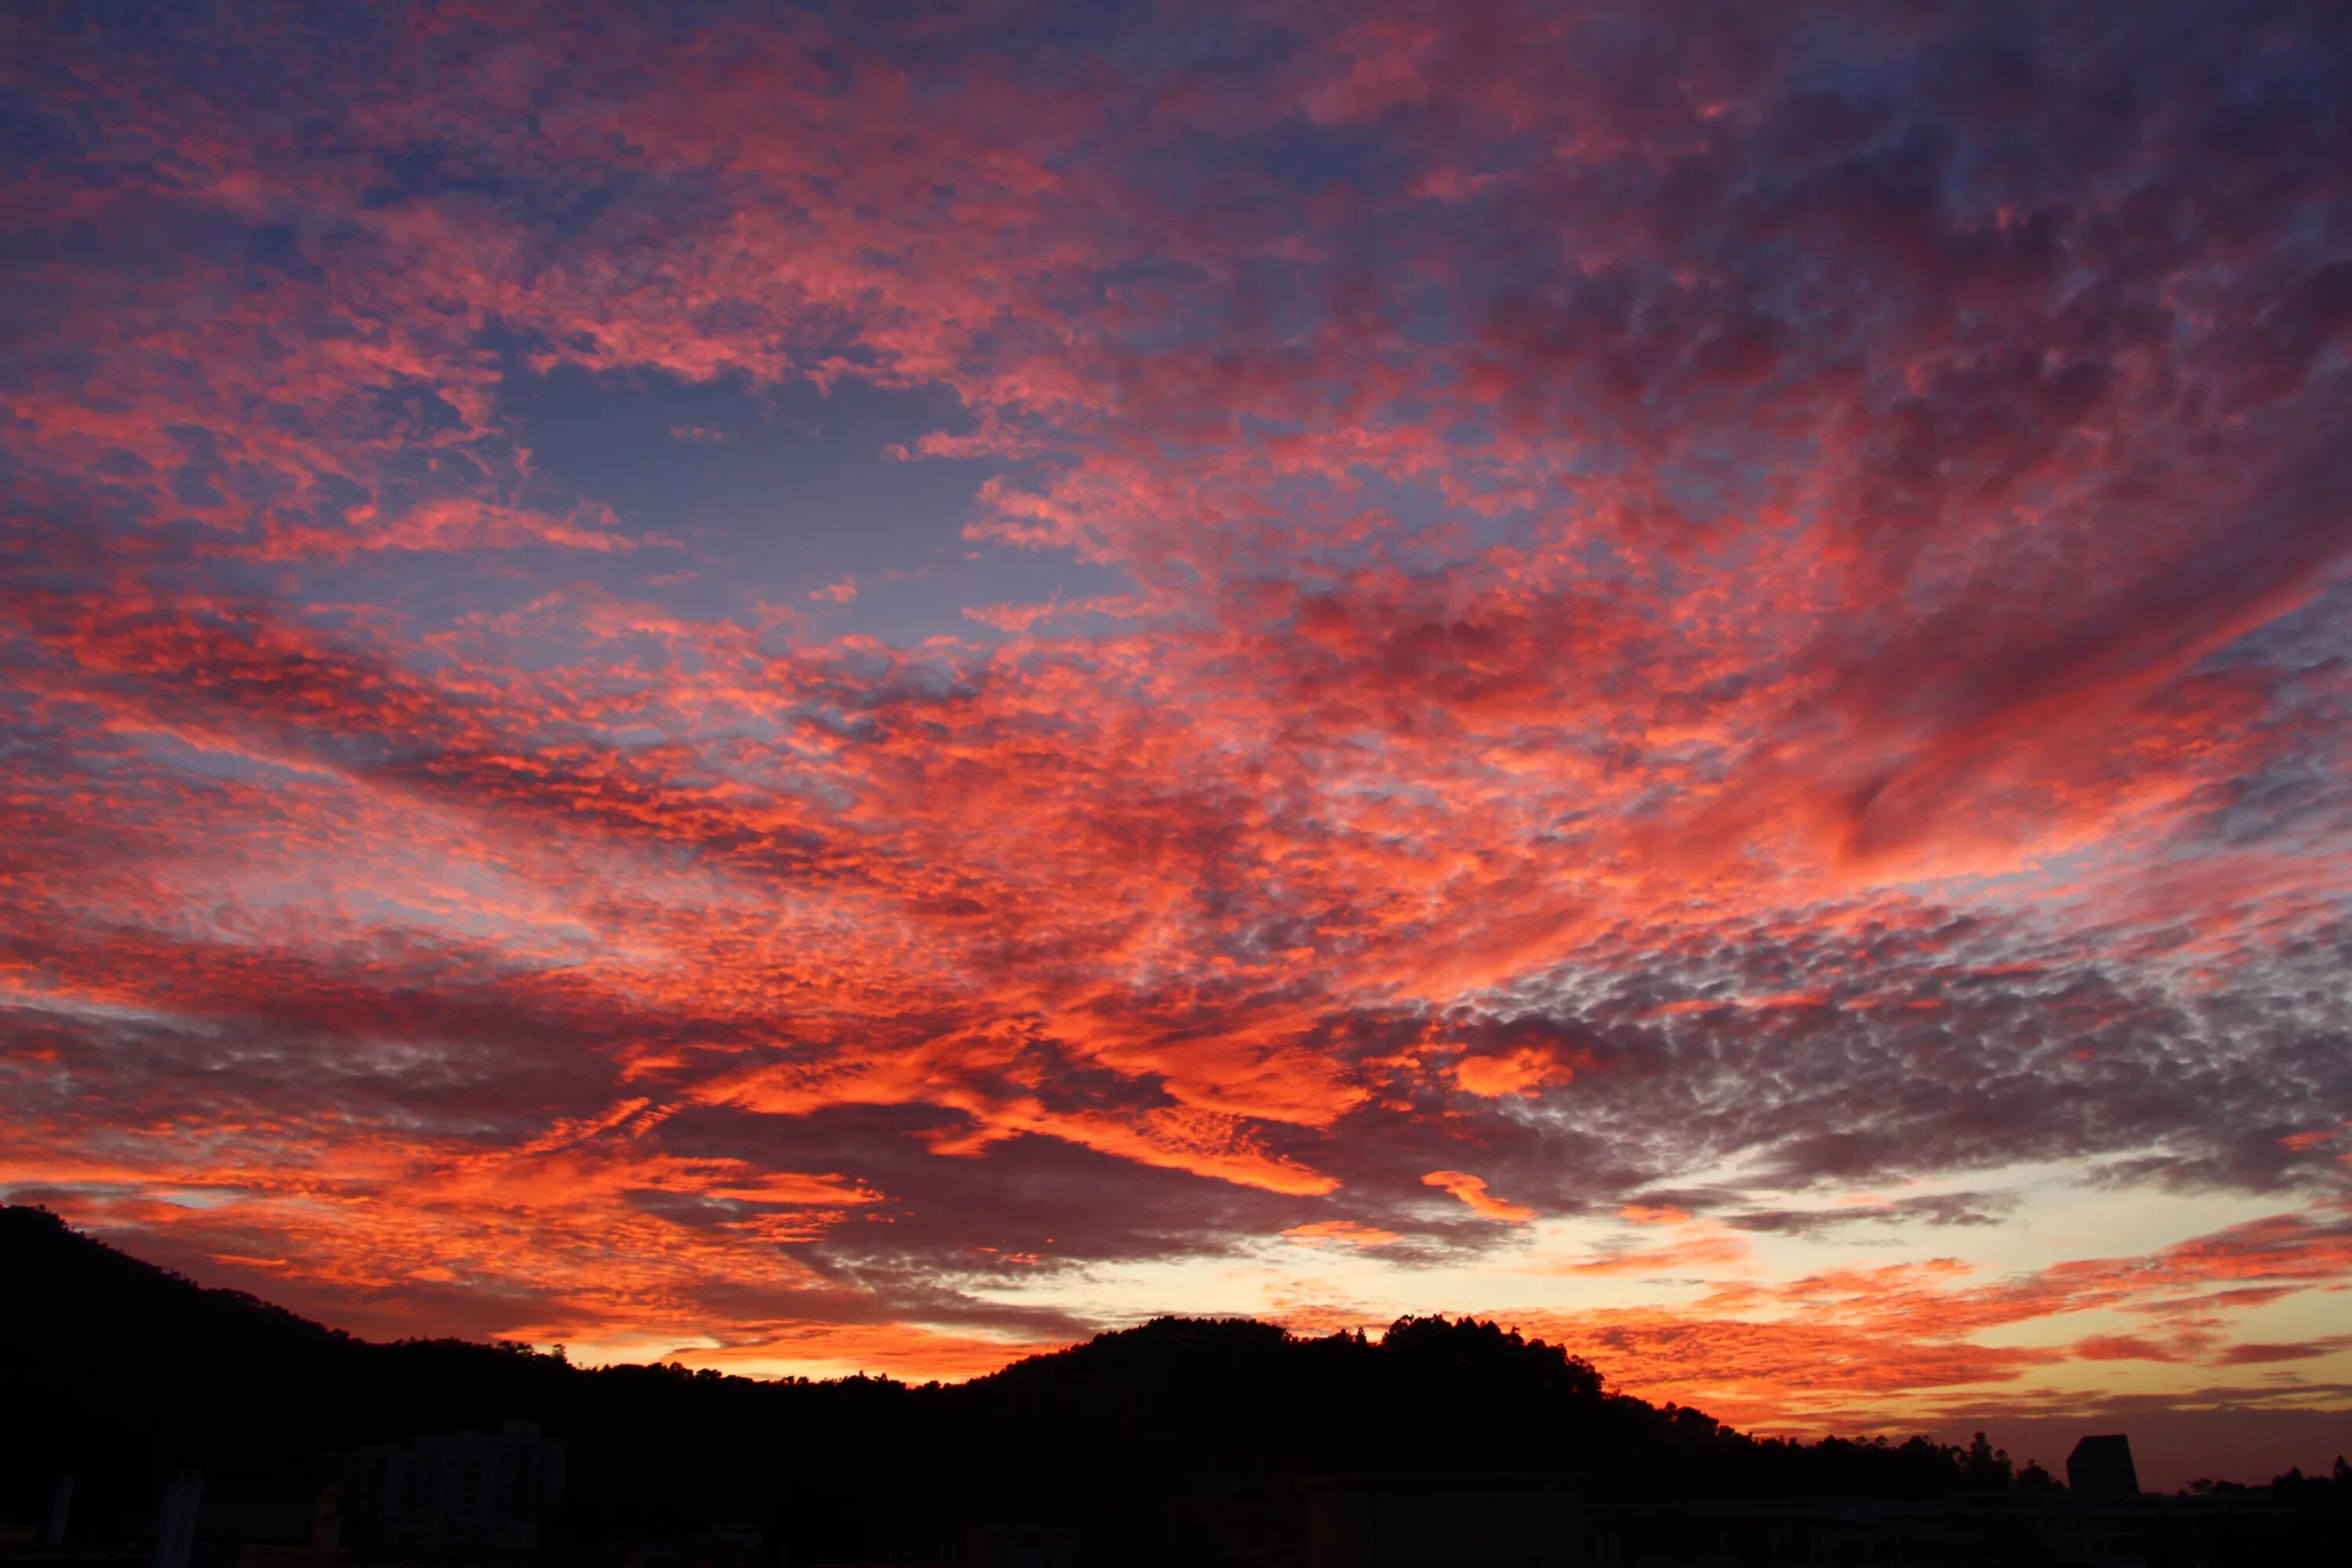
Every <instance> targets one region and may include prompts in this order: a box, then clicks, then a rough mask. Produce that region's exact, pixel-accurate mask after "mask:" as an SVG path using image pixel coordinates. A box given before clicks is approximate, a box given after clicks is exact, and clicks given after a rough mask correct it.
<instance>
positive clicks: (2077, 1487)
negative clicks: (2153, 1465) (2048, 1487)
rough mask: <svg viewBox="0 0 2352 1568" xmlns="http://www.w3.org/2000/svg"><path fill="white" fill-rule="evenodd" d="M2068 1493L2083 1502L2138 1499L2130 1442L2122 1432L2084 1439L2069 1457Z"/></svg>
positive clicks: (2135, 1470)
mask: <svg viewBox="0 0 2352 1568" xmlns="http://www.w3.org/2000/svg"><path fill="white" fill-rule="evenodd" d="M2066 1489H2067V1490H2069V1491H2071V1492H2073V1493H2074V1496H2075V1497H2076V1498H2077V1499H2079V1500H2083V1501H2086V1502H2089V1501H2100V1500H2105V1499H2108V1498H2132V1497H2137V1496H2139V1471H2138V1470H2137V1469H2136V1468H2133V1465H2132V1451H2131V1439H2130V1438H2129V1437H2126V1436H2124V1435H2123V1434H2122V1433H2120V1432H2110V1433H2107V1434H2105V1435H2104V1436H2096V1437H2085V1438H2084V1439H2083V1440H2082V1441H2081V1442H2079V1443H2077V1444H2075V1445H2074V1452H2073V1453H2071V1454H2069V1455H2067V1456H2066Z"/></svg>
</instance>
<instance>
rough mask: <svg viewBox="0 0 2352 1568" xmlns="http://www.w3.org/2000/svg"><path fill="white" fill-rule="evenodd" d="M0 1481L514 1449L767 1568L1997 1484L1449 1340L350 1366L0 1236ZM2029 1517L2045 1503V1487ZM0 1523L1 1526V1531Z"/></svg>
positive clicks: (1427, 1331)
mask: <svg viewBox="0 0 2352 1568" xmlns="http://www.w3.org/2000/svg"><path fill="white" fill-rule="evenodd" d="M0 1278H5V1279H8V1280H11V1281H14V1282H15V1284H14V1285H13V1286H12V1288H10V1289H6V1290H5V1291H0V1301H5V1305H0V1314H5V1319H0V1345H5V1351H0V1356H5V1369H6V1370H5V1386H6V1391H7V1408H8V1410H9V1411H10V1415H9V1416H8V1417H7V1420H6V1424H5V1425H6V1430H5V1438H0V1441H5V1473H6V1475H7V1476H8V1477H10V1478H12V1479H14V1480H16V1481H19V1482H23V1483H26V1484H46V1478H47V1476H49V1475H51V1474H54V1472H55V1471H56V1470H58V1469H59V1468H65V1469H71V1470H74V1471H75V1472H76V1473H77V1474H78V1476H79V1477H80V1478H81V1480H80V1483H79V1485H80V1488H81V1489H80V1491H79V1494H78V1497H79V1500H78V1502H77V1505H76V1506H77V1510H85V1509H87V1510H96V1514H95V1515H94V1516H85V1517H94V1518H95V1519H96V1520H97V1521H99V1522H97V1523H93V1524H89V1525H86V1526H85V1527H84V1528H85V1529H102V1528H103V1527H104V1521H105V1519H106V1518H107V1517H109V1516H110V1510H111V1516H113V1517H117V1518H119V1520H120V1521H122V1522H123V1523H125V1524H126V1526H128V1527H129V1528H132V1529H135V1528H136V1525H137V1524H138V1523H139V1522H141V1520H142V1514H143V1510H148V1509H151V1508H152V1497H153V1496H154V1491H153V1488H154V1485H155V1479H156V1478H157V1477H158V1476H160V1475H161V1473H162V1472H163V1470H164V1469H165V1468H168V1467H171V1466H174V1465H197V1466H202V1467H203V1468H205V1471H206V1473H207V1476H208V1477H210V1478H213V1483H214V1484H222V1485H230V1486H245V1487H257V1488H268V1487H278V1488H287V1489H298V1488H301V1487H305V1486H315V1485H317V1484H318V1482H319V1481H320V1479H321V1477H322V1475H323V1473H324V1472H323V1461H324V1457H325V1456H326V1454H327V1453H328V1452H329V1451H330V1450H331V1449H334V1448H337V1447H349V1446H353V1445H358V1444H362V1443H369V1442H381V1441H395V1442H396V1441H401V1440H404V1439H406V1438H408V1437H410V1436H414V1435H415V1434H418V1433H422V1432H436V1431H450V1430H459V1429H468V1428H478V1429H488V1428H493V1427H495V1426H497V1425H498V1424H499V1423H500V1422H502V1421H506V1420H511V1419H529V1420H535V1421H538V1422H541V1424H543V1426H544V1427H545V1429H546V1431H547V1433H548V1435H549V1436H553V1437H559V1438H562V1440H564V1441H565V1442H566V1443H567V1444H569V1445H570V1480H569V1484H568V1487H567V1490H566V1497H567V1500H566V1503H565V1507H564V1512H563V1518H562V1523H561V1532H560V1533H561V1536H562V1538H564V1539H569V1540H572V1541H574V1542H594V1541H613V1540H618V1539H628V1538H638V1539H643V1538H650V1537H660V1536H677V1535H681V1534H688V1533H691V1532H693V1531H696V1530H698V1529H701V1528H705V1527H708V1526H710V1525H713V1524H716V1523H719V1522H722V1521H723V1522H729V1523H736V1524H740V1525H744V1526H748V1527H751V1528H755V1529H757V1530H758V1531H760V1532H761V1537H762V1539H763V1541H765V1542H769V1543H771V1544H772V1545H776V1546H784V1547H788V1548H789V1550H790V1552H791V1560H792V1561H793V1562H807V1561H812V1560H818V1559H823V1558H826V1557H837V1558H845V1559H846V1558H856V1557H860V1556H872V1557H879V1556H881V1555H882V1554H883V1550H884V1547H885V1546H886V1545H887V1549H888V1550H890V1551H895V1552H907V1553H909V1554H911V1553H916V1552H920V1551H921V1550H923V1543H924V1542H926V1541H933V1540H935V1541H937V1542H950V1541H953V1540H956V1539H959V1538H960V1537H961V1532H962V1531H964V1530H965V1529H966V1528H967V1527H968V1526H969V1525H971V1524H975V1523H985V1522H988V1521H1007V1520H1013V1521H1057V1522H1066V1523H1067V1524H1069V1525H1071V1526H1073V1527H1074V1528H1077V1529H1082V1530H1084V1531H1086V1532H1087V1537H1088V1539H1089V1540H1091V1541H1093V1542H1097V1543H1098V1544H1099V1545H1101V1546H1103V1547H1106V1548H1110V1549H1112V1552H1113V1557H1114V1560H1118V1561H1126V1562H1133V1563H1158V1562H1171V1563H1172V1562H1180V1561H1181V1562H1194V1563H1198V1562H1204V1561H1213V1562H1233V1563H1245V1562H1251V1561H1286V1560H1296V1559H1297V1555H1298V1548H1297V1540H1296V1537H1297V1533H1298V1531H1299V1529H1300V1526H1299V1523H1298V1503H1297V1498H1298V1489H1299V1483H1300V1482H1301V1481H1302V1480H1304V1479H1307V1478H1310V1477H1313V1476H1318V1475H1328V1474H1331V1473H1333V1472H1349V1471H1356V1472H1361V1471H1412V1472H1444V1471H1481V1472H1498V1471H1500V1472H1512V1473H1521V1474H1542V1475H1559V1476H1563V1477H1566V1478H1568V1479H1570V1480H1572V1482H1573V1483H1574V1484H1575V1485H1576V1486H1577V1487H1578V1488H1579V1489H1581V1490H1583V1491H1584V1492H1586V1493H1587V1495H1591V1496H1595V1497H1606V1498H1610V1499H1612V1500H1717V1499H1736V1498H1743V1497H1801V1496H1809V1495H1812V1496H1826V1495H1841V1496H1849V1497H1853V1496H1861V1497H1933V1496H1939V1495H1943V1494H1946V1493H1949V1492H1952V1491H1954V1490H1956V1489H1967V1488H1970V1487H1979V1488H1980V1487H1983V1486H1986V1485H2003V1486H2006V1485H2013V1484H2016V1483H2015V1481H2014V1480H2013V1479H2012V1477H2011V1474H2010V1471H2009V1467H2008V1466H2007V1464H2006V1462H2005V1461H2004V1460H2000V1459H1999V1458H1996V1457H1994V1456H1991V1455H1990V1454H1989V1453H1988V1452H1986V1451H1982V1450H1981V1447H1980V1448H1979V1452H1978V1453H1976V1454H1973V1455H1972V1454H1971V1453H1970V1452H1969V1450H1966V1449H1961V1448H1956V1447H1946V1446H1943V1445H1939V1444H1937V1443H1933V1442H1930V1441H1928V1440H1927V1439H1926V1438H1921V1437H1915V1438H1912V1439H1910V1440H1909V1441H1907V1442H1903V1443H1888V1442H1885V1441H1884V1440H1880V1441H1873V1442H1853V1441H1847V1440H1844V1439H1841V1438H1835V1437H1832V1438H1825V1439H1822V1440H1821V1441H1818V1442H1812V1443H1800V1442H1793V1441H1784V1440H1779V1439H1772V1438H1758V1437H1753V1436H1748V1435H1746V1434H1743V1433H1740V1432H1738V1431H1735V1430H1733V1429H1732V1428H1730V1427H1728V1426H1724V1425H1722V1424H1720V1423H1718V1422H1717V1421H1715V1420H1713V1419H1711V1418H1710V1417H1708V1416H1706V1415H1704V1414H1702V1413H1701V1412H1699V1411H1696V1410H1693V1409H1688V1408H1681V1407H1677V1406H1675V1405H1666V1406H1664V1408H1659V1407H1656V1406H1653V1405H1648V1404H1645V1403H1643V1401H1641V1400H1638V1399H1633V1398H1629V1397H1626V1396H1624V1395H1622V1394H1610V1393H1608V1392H1606V1391H1605V1390H1604V1389H1603V1387H1602V1384H1601V1377H1600V1374H1599V1373H1597V1372H1596V1371H1595V1370H1594V1369H1593V1367H1592V1366H1591V1364H1590V1363H1586V1362H1584V1361H1581V1360H1580V1359H1578V1358H1576V1357H1573V1356H1570V1355H1569V1354H1567V1353H1565V1352H1563V1351H1561V1350H1560V1349H1559V1348H1558V1347H1556V1346H1552V1345H1548V1344H1546V1343H1544V1342H1541V1341H1539V1340H1538V1341H1529V1340H1527V1339H1524V1338H1522V1337H1521V1336H1520V1335H1519V1334H1517V1333H1515V1332H1511V1331H1507V1330H1505V1329H1502V1328H1499V1327H1497V1326H1496V1325H1494V1324H1492V1323H1486V1322H1479V1321H1472V1320H1469V1319H1462V1320H1453V1321H1449V1320H1447V1319H1444V1318H1440V1317H1431V1318H1406V1319H1402V1320H1401V1321H1398V1322H1397V1323H1396V1324H1395V1325H1393V1326H1392V1327H1391V1329H1390V1330H1389V1331H1388V1332H1387V1333H1386V1334H1385V1335H1384V1336H1383V1337H1382V1338H1381V1339H1378V1340H1371V1339H1368V1338H1367V1337H1365V1336H1364V1335H1362V1334H1360V1333H1343V1334H1333V1335H1330V1336H1328V1337H1322V1338H1302V1337H1298V1336H1295V1335H1292V1334H1289V1333H1286V1332H1285V1331H1283V1330H1282V1329H1280V1328H1278V1327H1275V1326H1273V1325H1270V1324H1266V1323H1260V1322H1252V1321H1199V1320H1187V1319H1179V1318H1166V1319H1160V1320H1158V1321H1153V1322H1150V1323H1147V1324H1145V1325H1143V1326H1142V1327H1140V1328H1136V1329H1130V1330H1128V1331H1124V1332H1119V1333H1108V1334H1102V1335H1099V1336H1097V1338H1095V1339H1094V1340H1093V1341H1091V1342H1088V1343H1086V1344H1083V1345H1077V1346H1075V1347H1073V1348H1071V1349H1067V1350H1064V1351H1059V1352H1054V1353H1051V1354H1045V1355H1037V1356H1032V1357H1030V1358H1028V1359H1026V1360H1024V1361H1020V1362H1017V1363H1013V1364H1012V1365H1010V1366H1007V1367H1005V1368H1004V1369H1003V1370H1002V1371H1000V1372H997V1373H993V1374H992V1375H990V1376H987V1377H982V1378H979V1379H976V1380H974V1381H971V1382H970V1383H965V1384H950V1385H942V1384H922V1385H919V1386H908V1385H907V1384H900V1383H898V1382H895V1381H892V1380H889V1379H887V1378H875V1377H863V1376H860V1377H849V1378H841V1379H835V1380H831V1381H825V1382H811V1381H806V1380H800V1379H791V1380H782V1381H774V1382H766V1381H753V1380H751V1379H746V1378H740V1377H732V1376H726V1375H722V1374H720V1373H715V1372H710V1371H700V1372H694V1371H688V1370H687V1369H686V1368H683V1367H680V1366H677V1365H653V1366H610V1367H599V1368H583V1367H576V1366H572V1365H570V1364H568V1363H566V1362H565V1361H563V1360H562V1359H561V1358H560V1357H558V1356H556V1355H552V1354H542V1353H539V1352H533V1351H531V1350H530V1349H529V1348H528V1347H524V1346H520V1345H513V1344H479V1343H469V1342H459V1341H455V1340H410V1341H403V1342H396V1343H373V1342H366V1341H362V1340H359V1339H355V1338H352V1337H351V1336H349V1335H347V1334H344V1333H341V1332H339V1331H334V1330H331V1329H327V1328H324V1327H322V1326H320V1325H319V1324H317V1323H314V1322H310V1321H308V1320H305V1319H303V1318H300V1317H299V1316H297V1315H295V1314H294V1313H291V1312H289V1311H286V1310H283V1309H280V1308H278V1307H274V1306H271V1305H269V1304H268V1303H267V1302H264V1301H261V1300H257V1299H255V1298H253V1297H251V1296H248V1295H246V1294H244V1293H242V1292H238V1291H232V1290H220V1289H205V1288H202V1287H199V1286H197V1285H195V1284H194V1283H193V1282H192V1281H190V1280H188V1279H184V1278H183V1277H181V1276H179V1275H176V1274H174V1273H172V1272H170V1271H167V1270H164V1269H161V1268H154V1267H152V1266H151V1265H148V1264H145V1263H142V1262H139V1261H137V1260H136V1259H133V1258H129V1257H127V1256H125V1255H123V1254H122V1253H121V1252H118V1251H116V1250H114V1249H113V1248H111V1247H106V1246H104V1245H102V1244H100V1243H99V1242H97V1241H94V1240H92V1239H90V1238H89V1237H83V1236H80V1235H79V1234H77V1233H76V1232H74V1231H72V1230H71V1229H69V1228H68V1226H66V1225H65V1224H64V1223H63V1222H62V1221H60V1220H59V1219H58V1217H57V1216H55V1215H51V1214H49V1213H48V1212H47V1211H46V1210H40V1209H31V1208H23V1207H12V1208H7V1209H5V1210H0ZM2026 1484H2028V1485H2039V1486H2048V1485H2049V1484H2051V1483H2050V1482H2049V1480H2048V1479H2047V1477H2046V1476H2044V1477H2041V1478H2039V1479H2029V1481H2028V1482H2027V1483H2026ZM12 1501H14V1500H12Z"/></svg>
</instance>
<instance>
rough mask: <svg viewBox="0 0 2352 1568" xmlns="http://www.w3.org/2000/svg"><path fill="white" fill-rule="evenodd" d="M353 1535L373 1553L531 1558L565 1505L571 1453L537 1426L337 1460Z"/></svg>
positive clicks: (448, 1436)
mask: <svg viewBox="0 0 2352 1568" xmlns="http://www.w3.org/2000/svg"><path fill="white" fill-rule="evenodd" d="M333 1468H334V1475H335V1481H336V1484H337V1485H338V1486H339V1487H340V1488H341V1490H342V1494H343V1506H344V1509H345V1511H346V1513H347V1515H348V1516H349V1518H350V1520H351V1524H352V1537H353V1539H354V1540H355V1541H356V1542H361V1543H363V1544H368V1545H386V1546H402V1547H409V1548H414V1549H421V1550H427V1551H451V1550H457V1549H466V1550H472V1551H489V1552H528V1551H532V1550H535V1549H536V1548H537V1547H538V1545H539V1537H540V1531H541V1527H542V1526H543V1525H545V1524H547V1523H548V1522H550V1521H552V1520H553V1519H554V1518H555V1515H556V1513H557V1510H560V1509H561V1508H562V1505H563V1469H564V1446H563V1445H562V1443H559V1442H556V1441H554V1440H552V1439H551V1438H547V1437H543V1436H541V1435H540V1429H539V1424H538V1423H537V1422H535V1421H509V1422H508V1423H506V1425H504V1426H501V1427H499V1430H498V1431H497V1432H495V1433H482V1432H441V1433H434V1434H431V1435H429V1436H422V1437H418V1438H417V1439H415V1441H414V1442H412V1443H410V1444H409V1445H408V1446H407V1447H404V1448H403V1447H394V1446H393V1445H391V1444H379V1445H376V1446H374V1447H366V1448H352V1449H346V1450H344V1451H342V1452H341V1453H338V1454H336V1455H334V1456H333Z"/></svg>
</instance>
